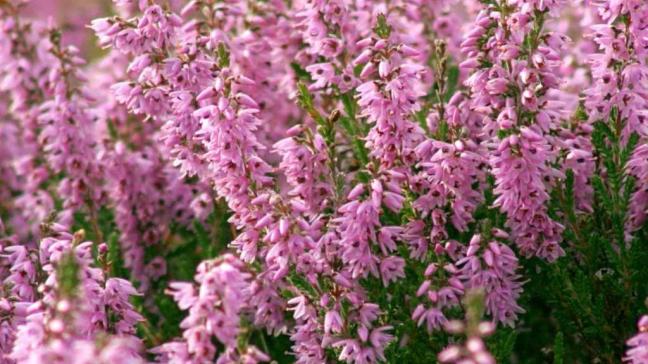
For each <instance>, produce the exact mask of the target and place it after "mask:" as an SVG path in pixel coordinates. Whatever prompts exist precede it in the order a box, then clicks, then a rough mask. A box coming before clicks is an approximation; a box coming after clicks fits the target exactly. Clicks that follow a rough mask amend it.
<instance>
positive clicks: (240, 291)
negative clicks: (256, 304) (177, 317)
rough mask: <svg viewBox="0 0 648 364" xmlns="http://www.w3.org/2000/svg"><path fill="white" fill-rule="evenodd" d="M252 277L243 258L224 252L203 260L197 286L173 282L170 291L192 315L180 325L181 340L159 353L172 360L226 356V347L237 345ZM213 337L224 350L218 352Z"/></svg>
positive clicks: (157, 349) (168, 344)
mask: <svg viewBox="0 0 648 364" xmlns="http://www.w3.org/2000/svg"><path fill="white" fill-rule="evenodd" d="M250 278H251V277H250V274H249V273H247V272H245V271H244V266H243V263H242V262H241V261H240V260H238V259H237V258H235V257H234V256H232V255H224V256H222V257H219V258H218V259H216V260H212V261H204V262H202V263H201V264H200V266H199V267H198V270H197V273H196V282H197V283H198V287H197V288H194V285H191V284H188V283H181V284H180V283H174V284H172V285H171V290H170V291H169V293H170V294H172V295H173V296H174V299H175V300H176V301H177V302H178V303H179V306H180V308H181V309H183V310H188V311H189V315H188V316H187V317H186V318H185V319H184V320H183V321H182V323H181V325H180V326H181V328H182V329H183V330H184V331H183V335H182V337H183V339H182V341H178V342H171V343H166V344H163V345H161V346H160V347H158V348H156V349H155V352H156V354H158V355H160V356H161V357H162V358H166V360H168V361H169V362H181V361H186V360H189V361H191V362H196V363H199V362H204V361H213V360H216V358H223V356H224V357H227V356H228V351H227V350H229V349H230V348H235V347H236V340H237V336H238V333H239V325H240V315H241V314H242V311H243V310H244V309H246V308H247V307H248V305H249V299H250V294H251V291H250ZM212 338H214V339H217V340H218V341H219V342H220V343H222V344H223V345H224V346H225V348H226V351H225V352H224V353H219V354H218V356H216V354H217V352H216V347H215V346H214V344H213V343H212ZM218 360H224V359H218Z"/></svg>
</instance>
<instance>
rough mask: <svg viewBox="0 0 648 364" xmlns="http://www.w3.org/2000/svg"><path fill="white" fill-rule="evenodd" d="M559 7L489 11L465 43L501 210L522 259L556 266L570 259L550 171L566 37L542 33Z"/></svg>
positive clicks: (553, 174) (521, 5)
mask: <svg viewBox="0 0 648 364" xmlns="http://www.w3.org/2000/svg"><path fill="white" fill-rule="evenodd" d="M558 5H559V4H558V3H557V2H554V1H550V2H541V3H536V2H528V3H527V2H524V1H520V2H515V3H514V4H511V9H510V12H507V13H506V15H504V14H501V13H499V12H498V11H496V9H495V5H490V6H489V7H488V8H487V9H484V10H483V11H482V12H480V14H479V15H478V17H477V19H476V22H475V28H474V29H473V31H471V33H470V34H469V35H468V36H467V37H466V39H465V40H464V42H463V43H462V49H463V51H464V52H465V53H466V55H467V57H468V58H467V59H466V61H464V62H463V63H462V64H461V67H462V68H463V69H467V70H475V71H474V73H473V74H472V75H471V76H470V78H469V79H468V80H467V81H466V85H467V86H469V87H470V89H471V92H472V97H473V105H472V108H474V109H475V110H478V111H480V112H481V113H482V114H483V115H484V120H483V132H484V136H483V137H484V138H485V139H486V140H485V142H486V143H487V144H488V145H489V147H490V148H491V150H492V155H491V156H490V158H489V163H490V167H491V169H492V173H493V175H494V177H495V193H496V195H497V196H498V197H497V199H496V200H495V203H494V206H496V207H498V208H499V209H500V211H502V212H504V213H506V215H507V218H508V219H507V227H509V228H510V229H511V232H512V234H511V238H512V240H513V241H515V243H516V244H517V245H518V246H519V248H520V250H521V252H522V254H524V255H526V256H532V255H537V256H540V257H542V258H545V259H547V260H550V261H551V260H555V259H556V258H558V257H559V256H561V255H563V254H564V252H563V250H562V248H560V246H559V243H560V241H561V233H562V230H563V226H562V225H561V224H560V223H559V222H557V221H555V220H553V219H552V218H551V217H549V216H548V213H547V202H548V201H549V191H550V189H551V187H552V185H553V184H554V183H555V181H556V179H558V178H561V174H560V173H559V171H557V170H556V169H555V168H554V167H553V166H552V165H551V164H552V163H553V161H554V160H555V159H556V156H557V155H556V146H555V145H554V141H553V137H551V136H550V134H551V132H552V130H556V129H557V128H558V126H559V125H560V122H561V119H562V118H563V117H564V116H565V115H564V112H563V110H564V105H563V103H562V101H561V100H560V99H558V98H557V97H556V96H558V95H559V93H558V92H557V88H558V86H559V80H558V79H557V78H556V75H555V71H554V70H555V69H556V67H557V66H558V64H559V55H558V53H557V48H558V47H560V46H561V44H562V43H563V42H564V37H563V36H561V35H560V34H553V33H543V31H542V24H543V22H544V20H545V18H546V17H547V15H549V14H551V13H552V12H555V11H556V10H557V6H558ZM523 41H524V42H523ZM484 65H486V66H484Z"/></svg>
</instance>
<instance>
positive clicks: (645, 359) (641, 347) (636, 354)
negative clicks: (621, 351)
mask: <svg viewBox="0 0 648 364" xmlns="http://www.w3.org/2000/svg"><path fill="white" fill-rule="evenodd" d="M637 328H638V330H639V333H638V334H637V335H635V336H633V337H631V338H630V339H628V341H627V342H626V345H628V346H629V349H628V350H627V351H626V353H625V357H624V358H623V361H624V362H627V363H630V364H643V363H648V316H646V315H644V316H641V318H640V319H639V322H638V323H637Z"/></svg>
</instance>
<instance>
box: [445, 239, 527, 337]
mask: <svg viewBox="0 0 648 364" xmlns="http://www.w3.org/2000/svg"><path fill="white" fill-rule="evenodd" d="M482 243H483V242H482V237H481V236H479V235H475V236H473V238H472V239H471V240H470V245H469V246H468V249H467V251H466V256H465V257H464V258H461V259H460V260H459V261H457V263H456V264H457V267H458V269H459V272H458V276H459V278H460V279H461V280H462V281H463V282H464V286H465V287H466V289H482V290H483V291H484V292H485V304H486V313H488V314H490V315H491V316H492V318H493V321H496V322H501V323H503V324H505V325H509V326H513V325H514V323H515V321H516V319H517V315H518V314H519V313H523V312H524V309H522V307H520V306H519V305H518V303H517V301H518V298H519V297H520V295H521V293H522V282H520V276H519V275H518V273H517V270H518V262H517V257H516V256H515V253H513V251H512V250H511V249H510V248H509V247H508V246H506V245H504V244H502V243H500V242H498V241H496V240H494V241H491V242H489V243H488V244H484V246H482Z"/></svg>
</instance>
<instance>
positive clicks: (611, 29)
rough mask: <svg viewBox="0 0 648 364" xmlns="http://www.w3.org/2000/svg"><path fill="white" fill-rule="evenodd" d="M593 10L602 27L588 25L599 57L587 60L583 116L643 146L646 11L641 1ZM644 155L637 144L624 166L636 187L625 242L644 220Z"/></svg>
mask: <svg viewBox="0 0 648 364" xmlns="http://www.w3.org/2000/svg"><path fill="white" fill-rule="evenodd" d="M595 5H596V10H597V11H598V14H599V16H600V17H601V19H602V20H603V21H604V22H605V23H603V24H596V25H594V26H592V30H593V33H592V35H591V36H592V39H593V41H594V42H595V43H596V44H597V46H598V49H599V52H598V53H595V54H593V55H592V56H591V60H590V62H591V68H592V75H593V76H594V80H595V82H594V83H593V85H592V87H591V88H590V89H588V90H587V92H586V95H587V99H586V102H585V105H586V107H587V112H588V113H589V117H590V120H592V121H602V122H604V123H606V124H608V125H609V127H610V128H611V130H613V131H614V133H615V134H616V135H617V136H618V137H619V138H620V139H621V140H622V142H623V144H625V143H627V141H628V139H629V138H630V136H631V134H633V133H635V134H638V135H639V136H640V137H641V142H640V143H641V144H643V143H644V139H645V137H646V113H645V109H646V106H647V105H648V89H647V87H648V86H646V75H647V71H648V68H646V67H647V66H646V49H647V47H646V45H647V43H646V34H647V33H646V32H647V30H646V27H647V24H646V20H645V19H646V15H647V14H648V6H646V4H644V3H642V2H628V3H624V4H615V3H612V2H607V1H602V2H597V3H596V4H595ZM644 153H645V151H644V146H643V145H641V146H640V147H638V148H637V149H636V150H635V151H634V153H633V156H632V158H631V160H630V161H629V162H628V165H627V170H628V174H629V175H630V176H632V177H634V178H636V179H637V182H638V184H637V185H636V186H637V190H636V191H635V192H634V194H633V196H632V201H631V203H630V211H629V213H628V216H627V221H626V228H625V230H626V236H628V237H630V236H631V235H632V233H633V232H635V231H636V230H637V229H638V228H639V227H640V226H641V225H642V223H643V222H644V220H645V212H644V211H645V208H646V197H645V191H644V189H643V188H642V187H641V181H642V180H643V172H642V171H643V170H644V169H645V166H644V165H645V162H644V161H641V158H642V155H643V154H644Z"/></svg>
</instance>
